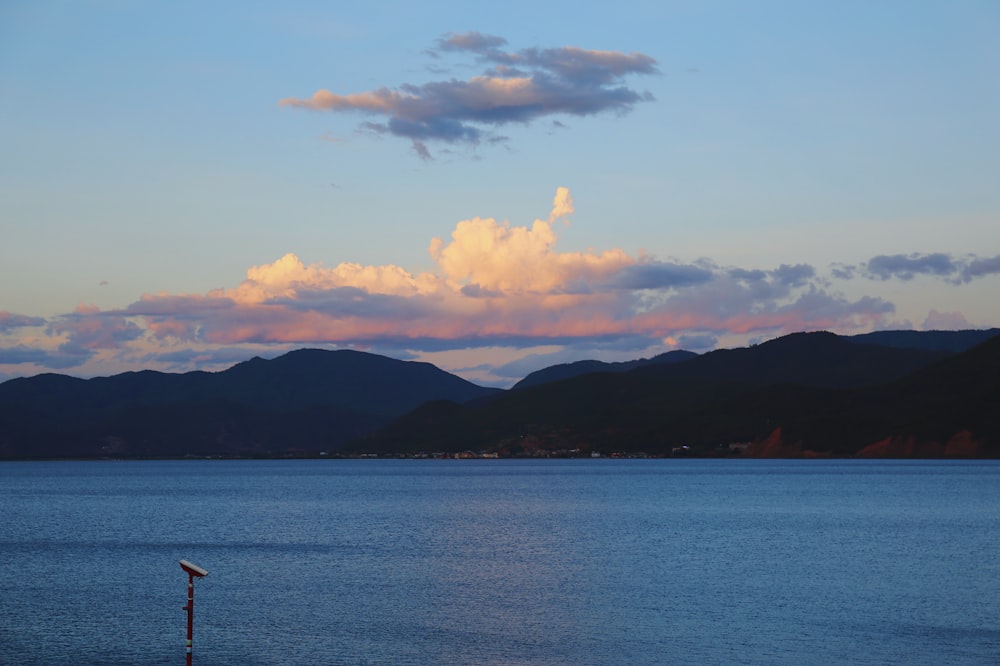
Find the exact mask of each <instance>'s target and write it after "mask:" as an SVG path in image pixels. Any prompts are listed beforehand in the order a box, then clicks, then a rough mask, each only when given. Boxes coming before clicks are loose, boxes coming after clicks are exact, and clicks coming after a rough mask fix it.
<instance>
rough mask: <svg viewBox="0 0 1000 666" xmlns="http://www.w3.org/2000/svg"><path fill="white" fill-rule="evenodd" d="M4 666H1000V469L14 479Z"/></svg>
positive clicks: (331, 466)
mask: <svg viewBox="0 0 1000 666" xmlns="http://www.w3.org/2000/svg"><path fill="white" fill-rule="evenodd" d="M0 507H2V510H3V512H4V518H3V522H2V524H0V552H2V554H3V558H4V560H5V566H4V567H3V569H2V571H0V617H2V618H3V619H2V620H0V645H2V646H3V653H2V656H0V662H3V663H18V664H36V663H37V664H176V663H180V661H181V660H182V659H183V658H184V656H183V655H184V639H185V613H184V611H183V610H182V609H181V607H182V606H183V605H184V603H185V597H186V581H187V579H186V576H185V575H184V573H183V572H182V571H181V569H180V567H179V566H178V565H177V561H178V560H179V559H182V558H183V559H189V560H191V561H193V562H195V563H196V564H199V565H200V566H202V567H204V568H206V569H208V570H209V572H210V575H209V576H208V577H207V578H205V579H203V580H200V581H198V582H197V584H196V593H195V601H196V605H195V608H196V615H195V648H194V653H195V663H197V664H201V665H205V664H237V663H240V664H323V663H329V664H671V663H674V664H712V663H717V664H722V663H746V664H776V663H786V664H802V663H811V664H817V663H820V664H822V663H829V664H842V663H854V664H942V663H950V664H995V663H998V662H1000V565H998V564H997V553H998V552H1000V548H998V547H1000V464H998V463H997V462H996V461H986V462H955V461H943V462H942V461H902V462H897V461H758V460H746V461H731V460H729V461H722V460H648V461H642V460H614V461H610V460H605V461H601V460H579V461H572V460H558V461H522V460H517V461H505V460H500V461H377V460H374V461H333V460H331V461H156V462H44V463H2V464H0Z"/></svg>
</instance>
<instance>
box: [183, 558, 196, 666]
mask: <svg viewBox="0 0 1000 666" xmlns="http://www.w3.org/2000/svg"><path fill="white" fill-rule="evenodd" d="M184 610H186V611H187V613H188V636H187V666H191V643H192V640H193V638H194V574H192V573H188V603H187V606H185V607H184Z"/></svg>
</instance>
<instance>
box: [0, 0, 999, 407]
mask: <svg viewBox="0 0 1000 666" xmlns="http://www.w3.org/2000/svg"><path fill="white" fill-rule="evenodd" d="M584 5H587V6H584ZM998 34H1000V3H997V2H996V1H995V0H947V1H944V0H942V1H940V2H936V1H933V0H927V1H921V2H913V1H912V0H903V1H897V0H885V1H883V2H877V3H873V2H870V1H867V0H866V1H862V2H854V1H851V0H847V1H844V2H835V3H832V2H800V1H797V0H788V1H768V0H761V1H755V2H735V1H733V2H730V1H713V0H706V1H699V2H693V1H690V2H687V1H686V2H675V1H671V0H658V1H656V2H645V1H632V0H619V1H618V2H615V3H579V2H576V1H574V2H545V1H544V0H534V1H532V2H523V1H521V0H513V1H512V2H507V3H503V4H489V5H487V4H480V3H468V2H433V1H430V2H424V3H410V2H378V3H331V2H295V1H291V2H282V3H270V2H253V1H242V2H224V1H222V2H213V3H201V2H183V1H180V2H171V3H163V2H141V1H129V0H101V1H96V0H95V1H88V0H75V1H73V2H68V1H67V2H55V1H52V2H50V1H46V0H31V1H25V0H5V1H4V2H0V381H3V380H7V379H11V378H14V377H22V376H32V375H36V374H40V373H45V372H58V373H62V374H69V375H73V376H78V377H93V376H105V375H111V374H116V373H119V372H124V371H128V370H140V369H153V370H160V371H165V372H187V371H191V370H209V371H218V370H222V369H225V368H227V367H230V366H231V365H233V364H235V363H237V362H240V361H243V360H246V359H248V358H251V357H253V356H261V357H264V358H273V357H275V356H278V355H280V354H282V353H285V352H286V351H289V350H292V349H297V348H302V347H314V348H322V349H345V348H346V349H358V350H362V351H369V352H373V353H377V354H383V355H386V356H391V357H393V358H399V359H405V360H418V361H426V362H430V363H434V364H435V365H437V366H439V367H441V368H443V369H445V370H447V371H449V372H453V373H455V374H458V375H460V376H462V377H465V378H466V379H469V380H471V381H474V382H476V383H479V384H482V385H490V386H501V387H505V386H510V385H511V384H513V383H514V382H516V381H517V380H518V379H520V378H521V377H523V376H525V375H526V374H528V373H529V372H531V371H533V370H537V369H540V368H543V367H546V366H549V365H553V364H556V363H565V362H571V361H575V360H582V359H601V360H607V361H620V360H630V359H635V358H641V357H650V356H653V355H656V354H659V353H663V352H666V351H670V350H673V349H688V350H690V351H695V352H699V353H702V352H705V351H709V350H711V349H715V348H724V347H737V346H744V345H746V344H753V343H758V342H761V341H764V340H768V339H772V338H775V337H778V336H781V335H785V334H788V333H792V332H798V331H810V330H830V331H834V332H837V333H841V334H857V333H865V332H869V331H874V330H885V329H915V330H931V329H942V330H951V329H967V328H990V327H995V326H1000V297H998V296H997V295H998V294H1000V123H998V122H997V119H998V118H1000V40H998V39H996V36H997V35H998Z"/></svg>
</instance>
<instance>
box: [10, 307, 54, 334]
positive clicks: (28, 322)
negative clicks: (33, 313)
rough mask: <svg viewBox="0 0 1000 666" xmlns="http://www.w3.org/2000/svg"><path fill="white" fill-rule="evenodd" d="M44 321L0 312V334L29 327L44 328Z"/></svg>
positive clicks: (39, 318) (38, 318)
mask: <svg viewBox="0 0 1000 666" xmlns="http://www.w3.org/2000/svg"><path fill="white" fill-rule="evenodd" d="M44 325H45V320H44V319H42V318H41V317H29V316H27V315H19V314H14V313H13V312H7V311H6V310H0V333H9V332H10V331H13V330H14V329H16V328H26V327H29V326H44Z"/></svg>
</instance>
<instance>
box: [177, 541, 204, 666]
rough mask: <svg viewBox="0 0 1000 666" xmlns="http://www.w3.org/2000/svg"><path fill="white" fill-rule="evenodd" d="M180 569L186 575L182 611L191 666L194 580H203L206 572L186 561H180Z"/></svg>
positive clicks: (188, 658) (188, 660)
mask: <svg viewBox="0 0 1000 666" xmlns="http://www.w3.org/2000/svg"><path fill="white" fill-rule="evenodd" d="M181 569H183V570H184V571H185V572H186V573H187V575H188V602H187V606H185V607H184V610H186V611H187V614H188V632H187V633H188V635H187V666H191V640H192V638H193V637H194V579H195V578H203V577H205V576H207V575H208V572H207V571H205V570H204V569H202V568H201V567H199V566H198V565H197V564H192V563H190V562H188V561H187V560H181Z"/></svg>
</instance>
